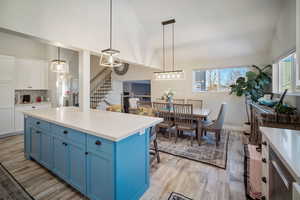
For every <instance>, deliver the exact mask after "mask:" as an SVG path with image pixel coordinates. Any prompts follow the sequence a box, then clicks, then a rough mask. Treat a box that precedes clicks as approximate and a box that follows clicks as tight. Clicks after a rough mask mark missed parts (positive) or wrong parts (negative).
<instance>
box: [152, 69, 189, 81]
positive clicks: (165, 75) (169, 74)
mask: <svg viewBox="0 0 300 200" xmlns="http://www.w3.org/2000/svg"><path fill="white" fill-rule="evenodd" d="M154 79H155V80H157V81H163V80H184V71H183V70H177V71H165V72H155V73H154Z"/></svg>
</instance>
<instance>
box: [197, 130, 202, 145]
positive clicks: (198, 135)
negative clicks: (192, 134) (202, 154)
mask: <svg viewBox="0 0 300 200" xmlns="http://www.w3.org/2000/svg"><path fill="white" fill-rule="evenodd" d="M200 135H201V132H200V133H199V132H197V134H196V140H197V142H198V145H199V146H200V145H201V141H200V140H201V138H200Z"/></svg>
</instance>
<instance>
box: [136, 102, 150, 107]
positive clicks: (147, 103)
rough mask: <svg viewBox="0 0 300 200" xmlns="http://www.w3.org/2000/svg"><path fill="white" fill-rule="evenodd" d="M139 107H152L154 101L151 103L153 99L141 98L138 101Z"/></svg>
mask: <svg viewBox="0 0 300 200" xmlns="http://www.w3.org/2000/svg"><path fill="white" fill-rule="evenodd" d="M137 107H138V108H141V107H144V108H151V107H152V103H151V101H141V100H139V101H138V102H137Z"/></svg>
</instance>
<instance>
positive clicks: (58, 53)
mask: <svg viewBox="0 0 300 200" xmlns="http://www.w3.org/2000/svg"><path fill="white" fill-rule="evenodd" d="M57 60H58V63H60V47H58V50H57Z"/></svg>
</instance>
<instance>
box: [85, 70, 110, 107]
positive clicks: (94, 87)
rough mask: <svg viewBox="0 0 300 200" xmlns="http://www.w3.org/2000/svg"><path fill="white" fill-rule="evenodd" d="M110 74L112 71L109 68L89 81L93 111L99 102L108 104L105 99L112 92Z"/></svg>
mask: <svg viewBox="0 0 300 200" xmlns="http://www.w3.org/2000/svg"><path fill="white" fill-rule="evenodd" d="M111 73H112V70H111V69H110V68H109V67H107V68H104V69H103V70H101V71H100V72H99V73H98V74H97V75H96V76H95V77H94V78H93V79H92V80H91V82H90V85H91V90H90V94H91V96H90V104H91V108H93V109H95V108H96V107H97V105H98V104H99V103H101V102H106V103H108V102H107V101H106V99H105V98H106V96H107V95H108V94H109V93H110V92H111V90H112V83H111Z"/></svg>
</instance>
